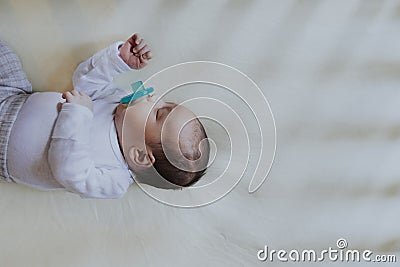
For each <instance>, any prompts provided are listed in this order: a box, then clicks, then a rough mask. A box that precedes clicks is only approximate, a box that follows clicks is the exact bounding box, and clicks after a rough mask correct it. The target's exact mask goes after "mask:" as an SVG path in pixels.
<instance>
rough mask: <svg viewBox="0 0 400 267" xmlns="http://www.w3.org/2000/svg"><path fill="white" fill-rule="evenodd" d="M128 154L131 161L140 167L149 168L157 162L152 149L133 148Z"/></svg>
mask: <svg viewBox="0 0 400 267" xmlns="http://www.w3.org/2000/svg"><path fill="white" fill-rule="evenodd" d="M128 154H129V159H130V161H131V162H133V163H134V164H135V165H137V166H139V167H144V168H149V167H151V166H152V165H153V164H154V162H155V161H156V159H155V158H154V155H153V152H152V151H151V150H150V149H147V150H144V149H141V148H138V147H135V146H133V147H131V148H130V149H129V152H128Z"/></svg>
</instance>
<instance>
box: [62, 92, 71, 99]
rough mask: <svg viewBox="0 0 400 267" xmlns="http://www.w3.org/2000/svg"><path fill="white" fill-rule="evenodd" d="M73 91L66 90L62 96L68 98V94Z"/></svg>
mask: <svg viewBox="0 0 400 267" xmlns="http://www.w3.org/2000/svg"><path fill="white" fill-rule="evenodd" d="M70 94H71V93H70V92H69V91H68V92H64V93H63V94H62V95H61V97H62V98H64V99H65V98H67V95H70Z"/></svg>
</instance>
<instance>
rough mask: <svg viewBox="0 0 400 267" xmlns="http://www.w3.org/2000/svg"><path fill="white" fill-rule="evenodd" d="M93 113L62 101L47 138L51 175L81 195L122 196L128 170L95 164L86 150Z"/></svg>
mask: <svg viewBox="0 0 400 267" xmlns="http://www.w3.org/2000/svg"><path fill="white" fill-rule="evenodd" d="M92 118H93V113H92V111H90V110H89V109H88V108H86V107H84V106H81V105H78V104H74V103H64V104H63V105H62V108H61V111H60V113H59V115H58V118H57V121H56V124H55V126H54V130H53V134H52V137H51V140H50V147H49V152H48V161H49V165H50V169H51V171H52V173H53V176H54V178H55V179H56V180H57V181H58V182H59V183H60V184H61V185H63V186H64V187H65V189H66V190H67V191H69V192H72V193H77V194H79V195H80V196H81V198H121V197H122V196H123V195H124V194H125V193H126V191H127V189H128V187H129V186H130V184H131V183H130V174H129V171H128V170H127V169H126V170H125V169H123V168H122V167H121V168H115V167H114V168H112V167H110V168H98V167H96V166H95V163H94V162H93V160H91V158H90V156H89V153H88V144H89V138H90V137H89V133H90V127H91V122H92Z"/></svg>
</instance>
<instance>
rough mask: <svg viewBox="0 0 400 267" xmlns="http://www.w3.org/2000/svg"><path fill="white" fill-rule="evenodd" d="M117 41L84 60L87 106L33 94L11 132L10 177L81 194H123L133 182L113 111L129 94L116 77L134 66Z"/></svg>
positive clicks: (77, 81) (82, 87)
mask: <svg viewBox="0 0 400 267" xmlns="http://www.w3.org/2000/svg"><path fill="white" fill-rule="evenodd" d="M120 44H122V42H117V43H115V44H113V45H111V46H109V47H107V48H105V49H103V50H102V51H100V52H97V53H96V54H95V55H94V56H93V57H91V58H89V59H88V60H86V61H85V62H83V63H81V64H80V65H79V66H78V68H77V69H76V71H75V73H74V76H73V85H74V89H75V90H77V91H81V92H83V93H85V94H87V95H89V96H90V98H91V99H92V100H93V112H91V111H90V110H89V109H88V108H86V107H84V106H81V105H78V104H73V103H64V104H63V105H62V109H61V111H60V112H58V111H57V104H58V103H59V102H64V101H63V99H62V98H61V93H56V92H36V93H33V94H32V95H31V96H30V97H29V98H28V99H27V101H26V102H25V103H24V105H23V106H22V108H21V110H20V112H19V113H18V116H17V119H16V121H15V123H14V125H13V128H12V130H11V135H10V139H9V144H8V151H7V166H8V171H9V174H10V175H11V177H12V178H13V179H14V180H15V181H16V182H17V183H21V184H24V185H27V186H30V187H34V188H38V189H42V190H53V189H60V188H65V189H66V190H67V191H69V192H73V193H77V194H79V195H80V196H81V197H82V198H120V197H122V196H123V195H124V194H125V192H126V191H127V189H128V187H129V186H130V185H131V184H132V183H133V179H132V177H131V174H130V172H129V171H128V166H127V164H126V162H125V161H124V158H123V155H122V153H121V150H120V148H119V145H118V139H117V133H116V129H115V125H114V115H113V112H114V110H115V107H116V106H117V105H118V103H119V100H120V99H121V97H123V96H125V95H127V94H128V93H129V92H127V91H126V90H124V89H122V88H118V87H117V86H116V85H115V84H113V82H112V81H113V77H115V76H116V75H118V74H120V73H123V72H126V71H129V70H131V68H130V67H129V66H128V65H127V64H125V62H124V61H123V60H122V59H121V58H120V57H119V51H118V46H119V45H120Z"/></svg>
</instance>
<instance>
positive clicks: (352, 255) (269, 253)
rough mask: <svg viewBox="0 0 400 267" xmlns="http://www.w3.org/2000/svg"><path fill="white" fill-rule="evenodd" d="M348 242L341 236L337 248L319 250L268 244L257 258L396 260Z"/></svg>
mask: <svg viewBox="0 0 400 267" xmlns="http://www.w3.org/2000/svg"><path fill="white" fill-rule="evenodd" d="M347 247H348V243H347V240H346V239H344V238H339V239H338V240H337V241H336V248H337V249H336V248H332V247H329V248H328V249H324V250H321V251H320V252H317V251H316V250H314V249H304V250H301V251H299V250H297V249H292V250H290V251H287V250H284V249H281V250H275V249H269V247H268V246H264V248H263V249H260V250H259V251H258V252H257V258H258V260H260V261H267V260H268V261H270V262H273V261H281V262H288V261H292V262H323V261H325V260H330V261H332V262H336V261H340V262H361V261H365V262H396V260H397V259H396V255H374V253H373V252H372V251H371V250H369V249H366V250H363V251H360V250H357V249H347Z"/></svg>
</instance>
